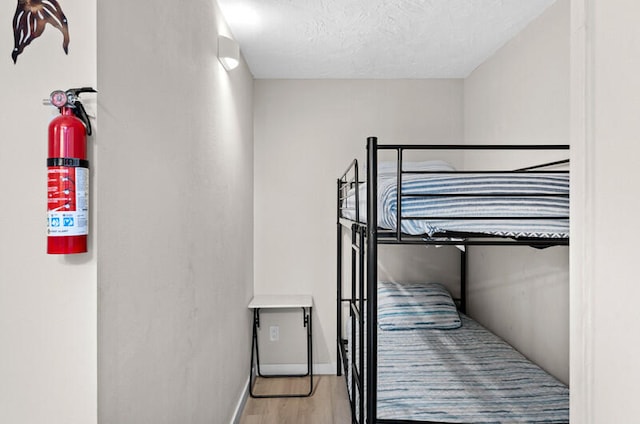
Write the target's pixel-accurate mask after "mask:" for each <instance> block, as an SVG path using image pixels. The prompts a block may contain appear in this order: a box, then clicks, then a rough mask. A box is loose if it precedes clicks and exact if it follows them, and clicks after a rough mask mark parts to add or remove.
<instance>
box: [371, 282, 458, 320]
mask: <svg viewBox="0 0 640 424" xmlns="http://www.w3.org/2000/svg"><path fill="white" fill-rule="evenodd" d="M461 324H462V323H461V321H460V315H458V310H457V309H456V305H455V303H454V301H453V299H452V298H451V295H450V294H449V292H448V291H447V289H445V288H444V287H443V286H441V285H440V284H438V283H404V284H403V283H395V282H384V281H381V282H379V283H378V326H379V327H380V329H382V330H418V329H436V330H451V329H455V328H459V327H460V325H461Z"/></svg>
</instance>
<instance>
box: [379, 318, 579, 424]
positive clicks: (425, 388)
mask: <svg viewBox="0 0 640 424" xmlns="http://www.w3.org/2000/svg"><path fill="white" fill-rule="evenodd" d="M460 319H461V323H462V325H461V326H460V327H459V328H457V329H449V330H434V329H429V330H425V329H419V330H380V329H379V330H378V406H377V411H378V413H377V415H378V416H377V418H378V419H393V420H415V421H432V422H443V423H514V422H521V423H524V422H526V423H568V422H569V389H568V387H567V386H565V385H564V384H562V383H561V382H559V381H558V380H556V379H555V378H554V377H552V376H551V375H549V374H548V373H546V372H545V371H544V370H542V369H541V368H539V367H538V366H537V365H535V364H533V363H531V362H530V361H529V360H527V359H526V358H525V357H524V356H523V355H521V354H520V353H519V352H517V351H516V350H515V349H513V348H512V347H511V346H510V345H508V344H507V343H506V342H504V341H503V340H501V339H500V338H499V337H497V336H495V335H494V334H493V333H491V332H489V331H488V330H486V329H485V328H484V327H482V326H481V325H480V324H478V323H477V322H475V321H474V320H472V319H471V318H469V317H467V316H465V315H462V314H460Z"/></svg>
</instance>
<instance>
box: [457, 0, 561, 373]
mask: <svg viewBox="0 0 640 424" xmlns="http://www.w3.org/2000/svg"><path fill="white" fill-rule="evenodd" d="M569 9H570V8H569V0H558V1H557V2H556V3H555V4H554V5H552V6H551V7H550V8H549V9H547V10H546V11H545V12H544V13H543V14H542V15H541V16H540V17H539V18H538V19H536V20H535V21H534V22H532V23H531V24H530V25H529V26H528V27H527V28H526V29H525V30H524V31H522V32H521V33H520V34H519V35H518V36H517V37H516V38H514V39H513V40H511V41H510V42H509V43H508V44H507V45H505V46H504V47H503V48H502V49H500V50H499V51H498V52H497V53H496V54H495V55H494V56H493V57H491V58H490V59H488V60H487V61H486V62H484V63H483V64H482V65H481V66H479V67H478V68H477V69H476V70H475V71H474V72H473V73H472V74H471V75H470V76H469V77H468V78H467V79H465V83H464V99H465V101H464V129H465V142H466V143H489V144H519V143H523V144H524V143H538V144H546V143H558V144H568V143H569V86H570V84H569ZM568 157H569V153H568V152H564V153H563V154H560V156H558V157H556V156H552V157H544V156H537V157H531V154H530V153H526V154H521V153H520V154H510V155H508V159H505V156H496V155H494V156H492V157H491V156H482V157H481V158H478V157H477V156H474V157H471V155H470V156H469V157H467V158H466V159H465V166H466V167H469V168H470V169H474V168H483V167H485V166H488V167H493V166H497V167H501V166H504V163H505V160H506V161H507V162H508V163H510V164H512V166H513V169H516V168H517V167H519V166H526V165H534V164H536V163H543V162H545V161H546V160H556V159H563V158H568ZM498 161H499V162H500V163H498ZM503 169H504V168H503ZM505 258H508V260H505ZM469 312H470V314H471V315H472V316H473V317H474V318H476V319H477V320H478V321H480V322H481V323H483V324H484V325H486V326H487V327H489V328H490V329H491V330H493V331H494V332H495V333H497V334H498V335H499V336H501V337H503V338H504V339H505V340H507V341H508V342H509V343H511V344H512V345H513V346H515V347H516V348H517V349H519V350H520V351H521V352H522V353H523V354H525V355H526V356H528V357H529V358H531V359H532V360H534V361H535V362H537V363H538V364H540V365H541V366H542V367H543V368H545V369H546V370H547V371H549V372H550V373H551V374H553V375H555V376H556V377H557V378H559V379H560V380H562V381H564V382H565V383H568V382H569V249H568V248H567V247H553V248H549V249H545V250H536V249H532V248H515V249H513V248H504V247H491V248H488V247H474V248H471V249H470V254H469Z"/></svg>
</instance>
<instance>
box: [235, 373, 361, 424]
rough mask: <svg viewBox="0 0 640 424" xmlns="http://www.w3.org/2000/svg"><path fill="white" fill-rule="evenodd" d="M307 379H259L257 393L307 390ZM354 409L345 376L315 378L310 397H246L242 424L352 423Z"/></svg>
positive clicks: (256, 385)
mask: <svg viewBox="0 0 640 424" xmlns="http://www.w3.org/2000/svg"><path fill="white" fill-rule="evenodd" d="M308 390H309V382H308V380H307V379H304V378H259V379H258V380H257V381H256V384H255V386H254V393H256V394H262V393H269V394H274V393H304V392H305V391H308ZM349 423H351V409H350V408H349V400H348V397H347V389H346V387H345V382H344V377H337V376H332V375H321V376H315V377H314V391H313V395H312V396H310V397H307V398H275V399H254V398H251V397H250V398H249V399H247V404H246V405H245V408H244V411H243V412H242V417H241V418H240V424H349Z"/></svg>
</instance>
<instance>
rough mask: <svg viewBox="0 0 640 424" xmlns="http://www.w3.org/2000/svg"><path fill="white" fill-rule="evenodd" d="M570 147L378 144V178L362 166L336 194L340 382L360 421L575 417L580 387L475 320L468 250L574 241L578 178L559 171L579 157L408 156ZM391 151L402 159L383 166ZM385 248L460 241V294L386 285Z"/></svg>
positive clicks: (370, 160)
mask: <svg viewBox="0 0 640 424" xmlns="http://www.w3.org/2000/svg"><path fill="white" fill-rule="evenodd" d="M568 149H569V146H568V145H412V144H410V145H400V144H398V145H391V144H378V140H377V138H375V137H369V138H368V139H367V160H366V177H365V178H363V176H362V175H361V172H360V166H359V163H358V161H357V160H354V161H353V162H352V163H351V164H350V165H349V167H348V168H347V170H346V171H345V172H344V174H343V175H342V176H341V177H340V178H338V180H337V199H336V200H337V335H338V336H337V346H338V349H337V350H338V352H337V355H338V375H342V373H343V372H344V373H345V375H346V380H347V388H348V392H349V399H350V403H351V409H352V421H353V423H358V424H376V423H501V422H505V423H512V422H547V423H563V422H569V390H568V388H567V387H566V386H565V385H564V384H562V383H560V382H559V381H557V380H556V379H555V378H553V377H552V376H550V375H549V374H547V373H546V372H545V371H543V370H542V369H540V368H539V367H538V366H537V365H535V364H533V363H531V362H530V361H528V360H527V359H526V358H525V357H524V356H523V355H521V354H520V353H519V352H517V351H516V350H515V349H513V348H512V347H511V346H509V345H508V344H506V343H505V342H504V341H502V340H501V339H500V338H498V337H497V336H495V335H493V334H492V333H491V332H489V331H487V330H486V329H485V328H484V327H482V326H481V325H480V324H478V323H477V322H475V321H474V320H473V319H471V318H470V317H468V316H467V315H466V314H465V313H466V291H467V255H468V250H469V249H467V247H468V246H510V245H526V246H532V247H536V248H546V247H549V246H567V245H568V244H569V173H568V171H567V170H565V169H558V168H559V167H560V168H562V167H563V165H564V166H565V167H566V163H568V159H564V158H563V159H560V160H554V161H550V162H546V163H543V164H539V165H534V166H528V167H524V168H518V169H515V170H508V171H503V170H479V171H478V170H472V171H457V170H454V169H453V168H452V167H450V166H449V165H448V164H446V163H444V162H441V161H423V162H420V163H413V162H411V163H410V162H409V161H405V156H406V154H407V152H410V153H414V152H427V153H432V152H434V151H443V150H444V151H462V152H468V151H478V150H484V151H511V150H513V151H539V152H542V151H560V152H559V153H561V154H563V153H562V151H568ZM381 152H386V153H389V152H391V153H392V154H393V155H394V156H395V160H394V161H393V162H392V163H390V164H387V163H385V164H383V163H382V162H379V154H380V153H381ZM372 223H373V225H372ZM345 234H348V235H349V237H344V235H345ZM381 244H387V245H406V244H415V245H417V244H420V245H455V246H458V247H459V250H460V287H459V292H460V296H459V297H458V298H455V299H453V298H452V297H451V296H450V294H449V292H448V291H447V290H446V289H444V288H443V287H442V286H440V285H438V284H435V283H412V284H398V283H396V282H383V281H379V280H378V246H379V245H381ZM345 245H347V247H345ZM349 252H350V256H351V258H350V261H349V259H348V257H349ZM344 262H350V264H351V266H350V268H351V269H350V277H351V278H350V280H351V282H350V284H344V283H343V279H344V280H347V279H348V276H347V278H345V272H346V273H348V271H345V270H346V268H345V263H344ZM347 311H348V313H347Z"/></svg>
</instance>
